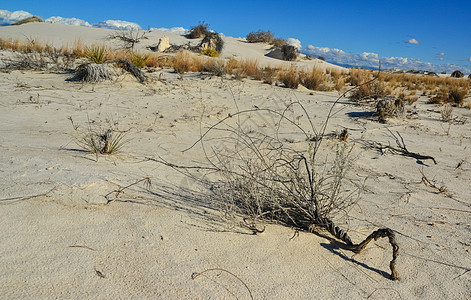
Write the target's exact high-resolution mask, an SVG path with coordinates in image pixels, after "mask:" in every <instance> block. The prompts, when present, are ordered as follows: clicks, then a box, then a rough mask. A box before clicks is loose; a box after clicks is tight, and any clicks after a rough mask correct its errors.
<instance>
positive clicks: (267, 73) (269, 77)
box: [262, 67, 278, 84]
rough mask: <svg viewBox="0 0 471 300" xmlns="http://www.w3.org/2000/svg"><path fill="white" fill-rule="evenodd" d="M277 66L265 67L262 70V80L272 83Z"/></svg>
mask: <svg viewBox="0 0 471 300" xmlns="http://www.w3.org/2000/svg"><path fill="white" fill-rule="evenodd" d="M277 72H278V69H277V68H273V67H265V68H263V70H262V77H263V78H262V80H263V82H264V83H268V84H273V82H275V80H276V74H277Z"/></svg>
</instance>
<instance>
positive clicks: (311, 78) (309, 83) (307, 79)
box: [299, 67, 326, 90]
mask: <svg viewBox="0 0 471 300" xmlns="http://www.w3.org/2000/svg"><path fill="white" fill-rule="evenodd" d="M299 77H300V81H301V84H302V85H303V86H304V87H306V88H308V89H310V90H319V87H320V86H321V85H324V84H325V82H326V80H325V78H324V74H323V72H322V70H321V69H318V68H316V67H313V68H312V70H311V72H310V73H304V72H301V73H300V75H299Z"/></svg>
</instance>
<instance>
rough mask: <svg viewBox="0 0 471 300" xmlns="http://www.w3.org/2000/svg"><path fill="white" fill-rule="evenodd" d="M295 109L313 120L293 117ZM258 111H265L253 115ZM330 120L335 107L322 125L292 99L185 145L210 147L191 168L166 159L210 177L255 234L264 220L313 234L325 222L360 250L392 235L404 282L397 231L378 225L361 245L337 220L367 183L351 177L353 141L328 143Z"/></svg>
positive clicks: (223, 206) (235, 118)
mask: <svg viewBox="0 0 471 300" xmlns="http://www.w3.org/2000/svg"><path fill="white" fill-rule="evenodd" d="M339 99H340V98H338V99H337V100H336V101H335V103H334V105H335V104H336V103H337V102H338V101H339ZM288 111H289V112H291V111H293V116H294V115H301V116H304V118H306V120H302V121H301V122H300V120H294V119H290V118H289V117H288V116H287V112H288ZM295 111H296V112H295ZM331 112H332V111H331ZM253 114H259V116H260V117H259V118H251V117H253ZM290 114H291V113H290ZM330 118H331V113H329V114H328V116H327V119H326V121H325V122H323V123H322V124H323V125H322V126H321V127H320V128H315V127H314V125H313V122H312V120H311V118H310V117H309V114H308V112H307V110H306V109H305V108H304V107H303V106H302V105H301V104H300V103H299V102H295V103H291V104H289V105H288V106H287V107H286V109H285V110H283V111H281V112H278V111H274V110H270V109H267V108H256V109H253V110H245V111H239V112H234V113H233V114H229V116H228V117H226V118H224V119H222V120H220V121H218V122H217V123H216V124H214V125H213V126H211V127H210V128H209V129H208V130H207V131H205V132H204V133H202V135H201V137H200V138H199V139H198V140H197V141H196V142H195V143H194V144H193V145H192V146H190V147H189V148H188V149H186V150H184V152H185V151H189V150H191V149H193V148H196V147H198V149H194V151H198V152H201V151H204V152H205V156H204V157H205V161H202V162H199V163H198V165H197V166H191V167H187V166H181V167H180V166H176V165H175V164H172V163H167V162H163V163H165V164H166V165H168V166H171V167H174V168H179V171H181V172H187V174H188V176H193V177H194V176H195V174H194V172H198V175H199V176H198V178H203V180H202V182H203V183H205V184H207V186H208V187H209V188H208V190H210V191H211V193H212V196H213V197H212V200H213V205H215V206H216V208H217V209H218V210H219V211H221V212H223V213H224V215H225V216H227V217H232V218H233V219H235V220H237V219H238V218H239V217H245V218H244V220H245V223H246V227H247V228H249V229H251V230H252V232H253V233H254V234H256V233H258V232H262V231H261V230H259V229H258V228H257V224H258V222H262V221H263V220H268V221H269V222H276V223H279V224H282V225H285V226H289V227H294V228H297V229H299V230H303V231H308V232H313V231H316V230H317V228H323V229H326V230H327V231H328V232H329V233H330V234H332V235H333V236H335V237H336V238H338V239H340V240H342V241H343V242H344V243H345V245H343V249H348V250H350V251H353V252H356V253H359V252H361V251H362V250H363V249H364V248H365V247H366V245H367V244H368V243H369V242H370V241H371V240H373V239H375V240H376V239H378V238H384V237H388V238H389V242H390V244H391V246H392V248H393V260H392V261H391V263H390V264H389V267H390V269H391V279H393V280H397V279H398V274H397V271H396V268H395V263H396V258H397V255H398V250H399V247H398V245H397V242H396V240H395V234H394V232H393V231H392V230H391V229H388V228H382V229H379V230H377V231H375V232H373V233H372V234H370V235H369V236H368V237H367V238H366V239H365V240H364V241H363V242H361V243H359V244H354V243H353V242H352V240H351V238H350V237H349V236H348V234H347V232H346V231H344V230H342V229H341V228H340V227H338V226H336V225H335V223H334V221H333V219H332V218H334V217H336V216H338V215H342V214H344V213H345V212H346V211H348V207H350V206H351V205H353V204H355V203H356V202H357V200H358V196H359V194H360V192H361V190H362V184H361V183H360V182H358V181H357V180H355V179H352V178H351V177H350V175H349V174H350V171H351V170H352V168H353V159H352V155H351V151H352V146H351V145H349V144H348V143H347V142H340V141H330V142H328V141H324V134H325V129H326V127H327V123H328V121H329V119H330ZM247 119H250V120H251V121H252V122H257V121H256V119H261V120H273V124H272V125H269V126H264V127H262V126H257V124H254V126H246V124H247V123H246V122H247ZM263 122H265V121H263ZM244 124H245V125H244ZM298 124H307V126H306V128H305V127H303V126H301V125H298ZM309 124H310V125H309ZM309 133H311V134H314V136H312V135H311V134H309ZM288 134H289V135H290V136H291V137H293V138H294V139H295V140H297V141H299V142H297V143H294V144H293V143H290V142H285V139H283V138H280V137H281V136H287V135H288ZM205 149H206V151H205ZM209 149H212V150H211V151H208V150H209ZM332 152H334V153H335V154H334V155H332ZM157 161H159V160H157ZM159 162H162V161H159ZM337 220H338V219H337Z"/></svg>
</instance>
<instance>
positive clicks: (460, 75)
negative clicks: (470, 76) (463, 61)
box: [451, 70, 464, 78]
mask: <svg viewBox="0 0 471 300" xmlns="http://www.w3.org/2000/svg"><path fill="white" fill-rule="evenodd" d="M451 77H454V78H463V77H464V74H463V72H461V71H459V70H456V71H453V73H451Z"/></svg>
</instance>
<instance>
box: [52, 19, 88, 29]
mask: <svg viewBox="0 0 471 300" xmlns="http://www.w3.org/2000/svg"><path fill="white" fill-rule="evenodd" d="M45 21H46V22H49V23H59V24H68V25H74V26H85V27H91V26H92V25H90V23H88V22H87V21H84V20H81V19H77V18H63V17H50V18H48V19H46V20H45Z"/></svg>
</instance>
